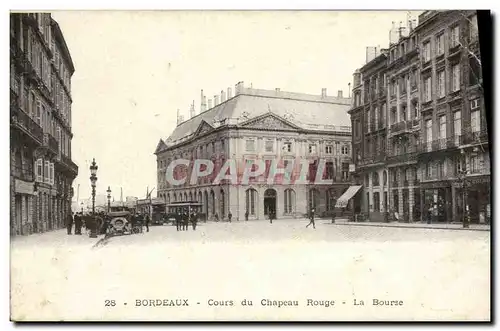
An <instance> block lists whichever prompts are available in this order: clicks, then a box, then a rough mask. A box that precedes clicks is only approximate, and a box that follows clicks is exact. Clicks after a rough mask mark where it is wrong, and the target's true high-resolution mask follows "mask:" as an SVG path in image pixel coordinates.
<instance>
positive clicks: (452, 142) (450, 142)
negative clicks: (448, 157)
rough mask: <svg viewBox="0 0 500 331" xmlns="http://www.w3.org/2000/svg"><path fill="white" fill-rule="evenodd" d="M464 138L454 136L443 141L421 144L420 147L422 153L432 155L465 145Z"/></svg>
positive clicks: (436, 140)
mask: <svg viewBox="0 0 500 331" xmlns="http://www.w3.org/2000/svg"><path fill="white" fill-rule="evenodd" d="M463 141H464V136H452V137H448V138H443V139H435V140H432V141H430V142H421V143H419V145H418V151H419V152H420V153H430V152H437V151H444V150H448V149H454V148H458V146H460V145H463Z"/></svg>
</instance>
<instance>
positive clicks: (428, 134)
mask: <svg viewBox="0 0 500 331" xmlns="http://www.w3.org/2000/svg"><path fill="white" fill-rule="evenodd" d="M425 134H426V138H427V139H426V140H427V151H430V150H431V147H432V120H427V121H425Z"/></svg>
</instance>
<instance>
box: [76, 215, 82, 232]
mask: <svg viewBox="0 0 500 331" xmlns="http://www.w3.org/2000/svg"><path fill="white" fill-rule="evenodd" d="M75 234H78V235H81V234H82V219H81V217H80V215H78V213H76V214H75Z"/></svg>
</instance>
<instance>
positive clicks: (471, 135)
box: [463, 130, 488, 144]
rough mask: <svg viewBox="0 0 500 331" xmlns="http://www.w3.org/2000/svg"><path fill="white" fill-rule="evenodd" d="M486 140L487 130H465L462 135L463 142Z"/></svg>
mask: <svg viewBox="0 0 500 331" xmlns="http://www.w3.org/2000/svg"><path fill="white" fill-rule="evenodd" d="M483 142H488V131H487V130H481V131H476V132H467V133H465V134H464V136H463V144H474V143H483Z"/></svg>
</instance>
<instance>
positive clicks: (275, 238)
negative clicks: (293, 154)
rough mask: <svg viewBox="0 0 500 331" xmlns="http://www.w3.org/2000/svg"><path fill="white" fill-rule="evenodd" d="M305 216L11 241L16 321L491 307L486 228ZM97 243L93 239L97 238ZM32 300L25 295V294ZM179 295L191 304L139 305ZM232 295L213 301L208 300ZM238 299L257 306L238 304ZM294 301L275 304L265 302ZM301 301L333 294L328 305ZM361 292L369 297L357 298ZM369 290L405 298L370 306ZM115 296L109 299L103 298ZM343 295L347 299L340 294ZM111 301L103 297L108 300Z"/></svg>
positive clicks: (465, 314) (411, 314) (443, 314)
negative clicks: (336, 221)
mask: <svg viewBox="0 0 500 331" xmlns="http://www.w3.org/2000/svg"><path fill="white" fill-rule="evenodd" d="M307 223H308V221H307V220H278V221H275V222H273V224H269V222H266V221H249V222H244V221H239V222H233V223H226V222H225V223H210V222H209V223H206V224H205V223H200V225H199V226H198V228H197V229H196V231H192V228H191V227H190V229H189V231H187V232H177V231H176V229H175V227H173V226H155V227H151V228H150V232H148V233H144V234H138V235H131V236H122V237H113V238H111V239H109V240H105V241H100V244H99V245H97V246H96V245H95V244H96V243H97V240H96V239H90V238H88V237H87V236H67V235H65V233H64V231H56V232H53V233H46V234H43V235H33V236H29V237H21V238H15V239H13V241H12V245H11V289H12V292H11V294H12V309H13V316H12V317H13V318H14V319H23V318H24V317H25V316H29V317H30V318H31V319H32V318H34V319H36V318H37V316H40V317H41V316H43V317H47V316H52V317H53V319H55V320H57V319H59V318H60V317H62V316H64V317H65V320H76V319H81V318H83V319H89V320H99V319H103V318H104V319H113V318H115V319H123V318H126V319H128V320H138V319H149V320H207V319H208V320H213V319H252V318H256V317H258V318H259V319H266V320H273V319H290V320H309V319H318V320H338V319H340V318H341V319H342V320H346V319H350V320H373V319H380V320H384V319H388V318H392V319H399V320H409V319H421V320H422V319H423V320H435V319H451V320H453V319H464V318H468V319H479V320H484V319H487V318H488V316H489V309H490V302H489V295H490V275H489V270H490V250H489V247H490V232H489V231H457V230H441V229H406V228H382V227H370V226H350V225H332V224H327V223H328V221H326V220H318V221H317V222H316V230H314V229H312V228H311V227H309V228H307V229H306V228H305V226H306V224H307ZM94 246H95V247H94ZM28 295H29V297H30V299H31V300H30V301H29V302H27V301H26V300H23V297H26V296H28ZM144 299H148V300H149V299H162V300H163V299H187V300H188V301H189V307H136V300H144ZM210 299H213V300H216V301H231V300H232V301H233V304H234V305H233V306H231V307H220V306H217V307H214V306H210V305H209V302H208V301H209V300H210ZM243 299H247V300H252V301H253V304H254V305H253V307H247V308H245V307H243V308H242V307H241V305H240V303H241V301H242V300H243ZM262 299H269V300H298V301H299V303H300V307H281V308H276V307H275V308H271V307H268V306H262V305H261V300H262ZM307 299H313V300H335V301H336V302H337V304H336V305H335V306H334V307H319V306H317V307H311V306H307V305H306V302H307ZM354 299H356V300H357V302H358V303H359V302H360V300H364V302H365V306H358V305H354ZM373 299H380V300H401V301H403V302H404V306H403V307H380V306H373V305H372V302H373ZM106 300H114V301H113V302H114V306H113V305H110V306H106ZM343 302H345V303H343ZM109 303H110V301H109V302H108V304H109Z"/></svg>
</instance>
